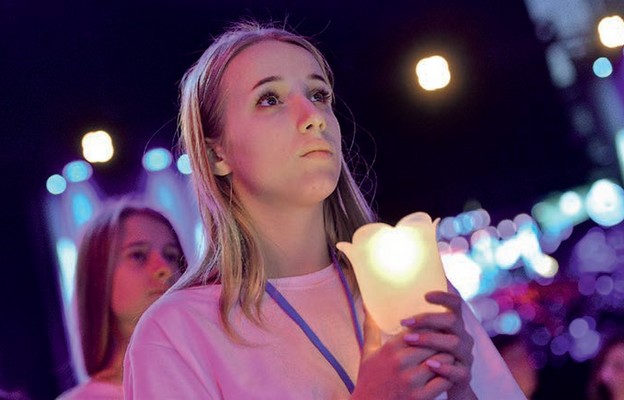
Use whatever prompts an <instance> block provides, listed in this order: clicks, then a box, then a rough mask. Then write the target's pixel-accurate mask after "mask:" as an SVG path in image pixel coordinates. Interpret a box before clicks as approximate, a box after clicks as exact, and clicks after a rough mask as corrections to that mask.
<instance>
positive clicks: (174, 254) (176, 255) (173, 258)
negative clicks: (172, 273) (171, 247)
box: [164, 252, 182, 265]
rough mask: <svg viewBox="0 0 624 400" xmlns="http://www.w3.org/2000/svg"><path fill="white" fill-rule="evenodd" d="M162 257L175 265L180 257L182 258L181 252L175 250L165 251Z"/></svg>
mask: <svg viewBox="0 0 624 400" xmlns="http://www.w3.org/2000/svg"><path fill="white" fill-rule="evenodd" d="M164 258H165V260H167V262H169V263H172V264H176V265H177V264H178V263H179V262H180V259H181V258H182V254H180V253H177V252H171V253H166V254H165V255H164Z"/></svg>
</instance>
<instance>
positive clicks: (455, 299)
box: [425, 290, 462, 314]
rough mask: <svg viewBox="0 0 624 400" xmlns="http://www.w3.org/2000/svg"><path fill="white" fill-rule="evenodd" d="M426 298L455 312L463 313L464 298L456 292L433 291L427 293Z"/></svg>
mask: <svg viewBox="0 0 624 400" xmlns="http://www.w3.org/2000/svg"><path fill="white" fill-rule="evenodd" d="M425 300H427V301H428V302H429V303H431V304H438V305H441V306H444V307H446V308H448V309H449V310H451V311H453V312H457V313H460V314H461V304H462V298H461V297H460V296H458V295H457V294H455V293H449V292H441V291H437V290H436V291H432V292H427V293H425Z"/></svg>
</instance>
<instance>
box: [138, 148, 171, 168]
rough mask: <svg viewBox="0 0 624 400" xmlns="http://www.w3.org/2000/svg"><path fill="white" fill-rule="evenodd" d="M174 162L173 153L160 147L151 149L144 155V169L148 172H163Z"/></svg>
mask: <svg viewBox="0 0 624 400" xmlns="http://www.w3.org/2000/svg"><path fill="white" fill-rule="evenodd" d="M172 161H173V157H172V156H171V152H169V150H166V149H163V148H162V147H158V148H155V149H151V150H149V151H147V152H146V153H145V155H143V168H145V169H146V170H147V171H151V172H155V171H162V170H164V169H166V168H168V167H169V166H170V165H171V162H172Z"/></svg>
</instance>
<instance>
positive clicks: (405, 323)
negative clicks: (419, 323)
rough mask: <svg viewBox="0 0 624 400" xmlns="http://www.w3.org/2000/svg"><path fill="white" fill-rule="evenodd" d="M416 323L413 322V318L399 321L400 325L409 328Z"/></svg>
mask: <svg viewBox="0 0 624 400" xmlns="http://www.w3.org/2000/svg"><path fill="white" fill-rule="evenodd" d="M415 323H416V321H415V320H414V318H405V319H402V320H401V325H402V326H405V327H409V326H412V325H414V324H415Z"/></svg>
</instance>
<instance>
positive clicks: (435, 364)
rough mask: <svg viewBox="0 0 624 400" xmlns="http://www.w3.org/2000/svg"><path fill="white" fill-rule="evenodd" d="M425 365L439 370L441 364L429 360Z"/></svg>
mask: <svg viewBox="0 0 624 400" xmlns="http://www.w3.org/2000/svg"><path fill="white" fill-rule="evenodd" d="M425 364H427V365H428V366H430V367H431V368H440V366H441V365H442V363H440V361H437V360H431V359H429V360H427V361H425Z"/></svg>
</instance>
